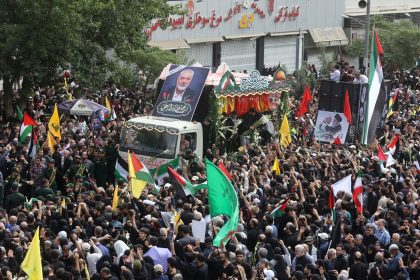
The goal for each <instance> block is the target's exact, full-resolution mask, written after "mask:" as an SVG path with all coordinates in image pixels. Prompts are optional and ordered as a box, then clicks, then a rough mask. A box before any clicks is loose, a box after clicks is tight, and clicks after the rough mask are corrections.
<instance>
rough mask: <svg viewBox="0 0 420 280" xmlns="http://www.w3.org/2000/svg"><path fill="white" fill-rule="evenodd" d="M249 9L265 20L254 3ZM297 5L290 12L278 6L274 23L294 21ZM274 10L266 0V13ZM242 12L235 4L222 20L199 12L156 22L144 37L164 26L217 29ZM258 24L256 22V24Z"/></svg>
mask: <svg viewBox="0 0 420 280" xmlns="http://www.w3.org/2000/svg"><path fill="white" fill-rule="evenodd" d="M251 8H252V9H253V10H254V12H255V13H256V14H257V15H258V16H259V17H260V18H265V17H266V14H265V12H264V11H263V10H262V9H260V8H259V7H258V5H257V4H256V2H252V4H251ZM299 9H300V6H299V5H294V6H293V7H292V9H291V10H289V8H288V7H287V6H285V7H283V6H280V7H279V9H278V12H277V15H276V16H275V17H274V22H275V23H279V22H280V23H282V22H285V21H286V20H289V21H293V20H296V19H297V17H298V16H299ZM273 10H274V0H268V12H269V13H270V14H272V13H273ZM241 12H242V4H239V2H236V3H235V5H234V6H233V7H232V8H230V9H229V10H228V12H227V14H226V16H225V17H224V18H223V17H222V16H217V14H216V10H212V11H211V14H210V16H208V17H204V16H201V14H200V12H196V13H194V14H191V15H186V16H179V17H175V18H167V19H162V20H159V21H156V22H155V23H153V24H152V25H151V26H150V27H149V28H148V29H147V30H146V35H147V36H148V37H149V38H150V37H151V36H152V33H153V32H155V31H156V30H157V29H158V28H159V27H160V28H162V29H165V27H166V26H168V25H169V26H170V27H171V29H170V30H178V29H181V28H182V27H183V26H184V27H185V29H194V28H196V27H198V26H199V27H200V28H205V27H206V26H209V27H210V28H217V27H219V26H220V24H221V23H222V22H227V21H229V20H231V19H232V18H233V17H234V16H235V15H237V14H239V13H241ZM257 23H258V22H257Z"/></svg>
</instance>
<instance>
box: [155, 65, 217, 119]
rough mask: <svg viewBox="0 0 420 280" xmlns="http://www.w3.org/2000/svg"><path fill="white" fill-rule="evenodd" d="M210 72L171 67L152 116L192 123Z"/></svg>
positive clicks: (207, 70) (205, 69)
mask: <svg viewBox="0 0 420 280" xmlns="http://www.w3.org/2000/svg"><path fill="white" fill-rule="evenodd" d="M209 70H210V69H209V68H204V67H192V66H183V65H181V66H179V65H171V67H170V70H169V73H168V75H167V77H166V80H165V82H164V84H163V86H162V89H161V91H160V94H159V97H158V99H157V101H156V106H155V108H154V109H153V114H152V115H153V116H158V117H168V118H176V119H179V120H185V121H191V120H192V117H193V115H194V111H195V109H196V107H197V104H198V100H199V99H200V95H201V92H202V91H203V88H204V84H205V82H206V79H207V75H208V73H209Z"/></svg>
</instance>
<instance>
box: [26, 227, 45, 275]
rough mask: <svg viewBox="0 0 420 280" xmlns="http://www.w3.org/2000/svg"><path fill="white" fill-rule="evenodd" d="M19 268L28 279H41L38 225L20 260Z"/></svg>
mask: <svg viewBox="0 0 420 280" xmlns="http://www.w3.org/2000/svg"><path fill="white" fill-rule="evenodd" d="M21 268H22V270H23V271H25V273H26V274H27V275H28V279H29V280H42V279H43V276H42V263H41V249H40V246H39V227H38V228H37V229H36V232H35V235H34V238H33V239H32V242H31V245H30V246H29V250H28V252H27V253H26V256H25V259H24V260H23V262H22V265H21Z"/></svg>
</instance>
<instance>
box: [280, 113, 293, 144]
mask: <svg viewBox="0 0 420 280" xmlns="http://www.w3.org/2000/svg"><path fill="white" fill-rule="evenodd" d="M290 143H292V136H291V135H290V127H289V121H288V120H287V116H286V115H284V117H283V121H282V122H281V127H280V144H281V145H282V147H284V148H286V147H287V146H288V145H289V144H290Z"/></svg>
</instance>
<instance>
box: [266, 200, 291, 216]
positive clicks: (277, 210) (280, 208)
mask: <svg viewBox="0 0 420 280" xmlns="http://www.w3.org/2000/svg"><path fill="white" fill-rule="evenodd" d="M288 203H289V199H288V198H286V199H285V200H284V201H283V203H281V204H280V205H279V206H277V207H276V208H274V210H273V211H271V213H270V216H272V217H281V216H283V215H284V213H286V207H287V204H288Z"/></svg>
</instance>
